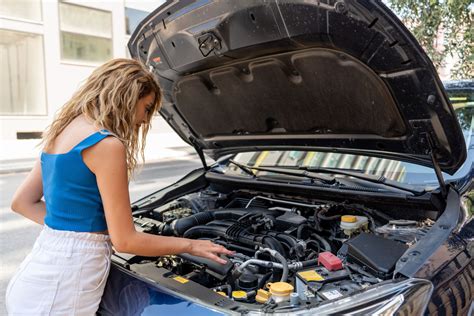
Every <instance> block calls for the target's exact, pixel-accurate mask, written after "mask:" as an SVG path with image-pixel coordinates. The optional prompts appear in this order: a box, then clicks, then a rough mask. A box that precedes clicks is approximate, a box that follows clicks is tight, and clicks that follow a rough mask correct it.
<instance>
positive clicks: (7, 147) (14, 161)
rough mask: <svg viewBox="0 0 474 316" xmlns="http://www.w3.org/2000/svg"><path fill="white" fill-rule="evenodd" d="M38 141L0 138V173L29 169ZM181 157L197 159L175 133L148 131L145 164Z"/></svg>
mask: <svg viewBox="0 0 474 316" xmlns="http://www.w3.org/2000/svg"><path fill="white" fill-rule="evenodd" d="M39 142H40V140H39V139H34V140H30V139H28V140H11V141H6V140H3V141H2V140H0V174H7V173H15V172H26V171H29V170H31V168H32V167H33V164H34V162H35V159H36V158H37V157H38V156H39V154H40V149H39V147H38V146H37V145H38V144H39ZM183 159H197V155H196V152H195V151H194V148H192V147H191V146H189V145H188V144H186V143H185V142H184V141H183V140H182V139H181V138H180V137H179V136H178V135H177V134H176V133H174V132H158V131H156V130H153V129H152V130H151V131H150V132H149V133H148V137H147V141H146V147H145V163H146V164H148V163H156V162H158V161H166V160H183Z"/></svg>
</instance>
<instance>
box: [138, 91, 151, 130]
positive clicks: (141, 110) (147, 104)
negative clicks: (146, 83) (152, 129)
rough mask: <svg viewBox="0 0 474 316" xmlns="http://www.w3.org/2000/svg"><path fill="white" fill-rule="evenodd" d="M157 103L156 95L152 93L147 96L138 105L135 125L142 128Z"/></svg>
mask: <svg viewBox="0 0 474 316" xmlns="http://www.w3.org/2000/svg"><path fill="white" fill-rule="evenodd" d="M154 101H155V94H154V93H150V94H149V95H147V96H144V97H143V98H141V99H140V100H138V103H137V110H136V112H135V125H137V126H138V127H140V125H142V124H143V123H145V122H146V120H147V117H148V115H149V114H150V112H151V110H152V109H153V102H154Z"/></svg>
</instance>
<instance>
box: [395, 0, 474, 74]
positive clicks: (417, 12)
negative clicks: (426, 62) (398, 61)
mask: <svg viewBox="0 0 474 316" xmlns="http://www.w3.org/2000/svg"><path fill="white" fill-rule="evenodd" d="M388 5H389V6H390V7H391V8H392V9H393V10H394V11H395V12H396V13H397V14H398V16H399V17H400V18H401V19H402V20H403V22H404V23H405V25H406V26H407V27H408V29H409V30H410V31H411V32H412V33H413V35H414V36H415V38H416V39H417V40H418V42H419V43H420V44H421V46H422V47H423V48H424V49H425V51H426V53H427V54H428V56H429V57H430V58H431V60H432V61H433V64H434V65H435V67H436V68H437V69H438V70H439V69H440V68H441V67H443V66H444V65H445V63H446V59H447V57H448V56H452V57H454V58H455V60H457V62H456V64H455V65H454V67H453V69H452V70H451V77H452V79H462V78H463V79H467V78H473V77H474V23H473V20H474V14H473V11H472V10H473V9H472V8H473V4H472V0H388ZM443 37H444V38H443ZM440 41H442V42H440ZM440 48H441V49H440Z"/></svg>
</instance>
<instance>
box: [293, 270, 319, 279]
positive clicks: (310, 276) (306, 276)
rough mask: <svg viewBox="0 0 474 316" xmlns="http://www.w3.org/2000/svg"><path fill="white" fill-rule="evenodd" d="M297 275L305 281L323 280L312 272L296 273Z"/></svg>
mask: <svg viewBox="0 0 474 316" xmlns="http://www.w3.org/2000/svg"><path fill="white" fill-rule="evenodd" d="M298 275H299V276H300V277H301V278H302V279H303V280H305V281H308V282H309V281H324V278H323V277H322V276H321V275H320V274H319V273H317V272H316V271H314V270H308V271H302V272H298Z"/></svg>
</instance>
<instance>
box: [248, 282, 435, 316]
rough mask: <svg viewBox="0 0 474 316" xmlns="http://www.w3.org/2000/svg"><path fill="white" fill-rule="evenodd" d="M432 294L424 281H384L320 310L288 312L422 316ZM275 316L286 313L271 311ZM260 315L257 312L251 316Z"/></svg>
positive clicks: (320, 307) (317, 307) (431, 285)
mask: <svg viewBox="0 0 474 316" xmlns="http://www.w3.org/2000/svg"><path fill="white" fill-rule="evenodd" d="M432 292H433V284H432V283H431V282H430V281H428V280H423V279H408V280H403V281H387V282H384V283H380V284H379V285H377V286H374V287H371V288H369V289H367V290H364V291H361V292H358V293H356V294H353V295H351V296H348V297H345V298H341V299H338V300H334V301H328V302H324V303H321V304H320V305H319V306H316V307H314V308H310V309H308V307H309V306H305V309H304V310H298V311H294V310H293V311H291V314H292V315H314V314H317V315H328V314H344V315H395V314H397V315H423V313H424V311H425V309H426V307H427V305H428V302H429V300H430V298H431V294H432ZM274 312H275V314H276V315H278V314H279V313H288V309H286V310H278V308H277V309H275V310H274ZM250 314H251V315H260V313H259V312H254V313H250Z"/></svg>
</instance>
